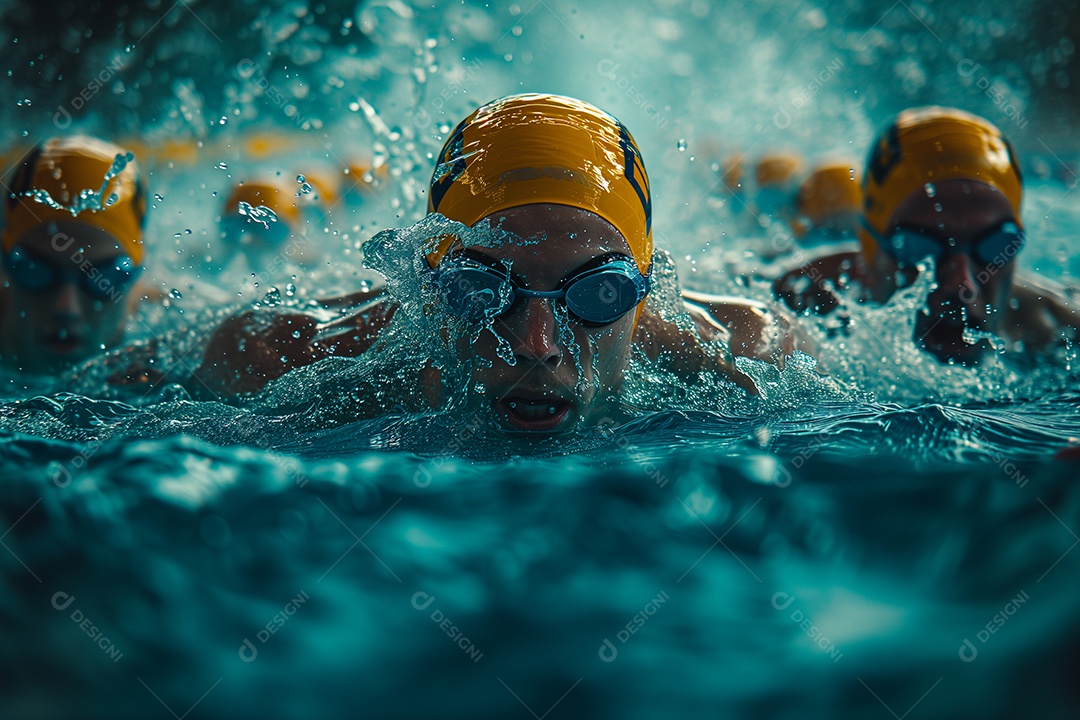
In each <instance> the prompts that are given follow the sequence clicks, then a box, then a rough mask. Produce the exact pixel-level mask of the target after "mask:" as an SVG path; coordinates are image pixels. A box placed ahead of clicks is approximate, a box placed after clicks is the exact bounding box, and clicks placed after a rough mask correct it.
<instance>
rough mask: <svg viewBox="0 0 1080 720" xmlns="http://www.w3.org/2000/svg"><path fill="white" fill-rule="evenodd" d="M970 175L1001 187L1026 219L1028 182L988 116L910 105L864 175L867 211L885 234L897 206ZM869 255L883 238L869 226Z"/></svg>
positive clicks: (865, 243) (864, 239)
mask: <svg viewBox="0 0 1080 720" xmlns="http://www.w3.org/2000/svg"><path fill="white" fill-rule="evenodd" d="M953 179H969V180H976V181H979V182H983V183H986V184H987V185H990V186H991V187H993V188H996V189H997V190H998V191H1000V192H1001V194H1003V195H1004V196H1005V197H1006V198H1007V199H1008V201H1009V204H1010V205H1012V208H1013V212H1014V213H1015V214H1016V221H1017V223H1018V224H1019V223H1020V200H1021V197H1022V195H1023V182H1022V180H1021V176H1020V167H1019V166H1018V165H1017V162H1016V157H1015V156H1014V155H1013V151H1012V148H1011V147H1010V146H1009V143H1008V141H1007V140H1006V139H1005V138H1004V136H1003V135H1002V134H1001V131H1000V130H998V129H997V127H995V126H994V125H993V123H991V122H989V121H988V120H984V119H983V118H981V117H978V116H977V115H972V114H971V113H966V112H964V111H962V110H956V109H954V108H945V107H925V108H916V109H911V110H905V111H903V112H902V113H900V114H899V115H898V116H897V118H896V121H895V122H893V124H892V125H890V126H889V127H888V129H886V130H885V132H883V133H882V134H881V135H880V136H879V137H878V139H877V141H876V142H875V143H874V145H873V147H872V148H871V151H870V159H869V161H868V162H867V168H866V177H865V178H864V180H863V216H864V218H865V220H866V222H867V223H869V225H870V226H871V227H872V228H874V229H875V230H876V231H877V232H879V233H881V234H884V233H885V231H886V230H887V225H888V223H889V219H890V218H891V217H892V215H893V213H894V212H895V211H896V208H897V206H898V205H899V204H900V203H902V202H903V201H904V200H905V199H907V198H908V197H909V196H910V195H911V194H912V193H914V192H916V191H918V190H920V189H922V188H924V187H925V186H926V184H927V183H935V182H940V181H942V180H953ZM859 240H860V242H861V243H862V249H863V254H864V256H865V257H866V259H867V260H872V259H873V258H874V255H875V253H876V252H877V241H875V240H874V239H873V238H872V237H871V236H870V233H868V232H866V231H865V230H863V231H862V232H861V233H860V234H859Z"/></svg>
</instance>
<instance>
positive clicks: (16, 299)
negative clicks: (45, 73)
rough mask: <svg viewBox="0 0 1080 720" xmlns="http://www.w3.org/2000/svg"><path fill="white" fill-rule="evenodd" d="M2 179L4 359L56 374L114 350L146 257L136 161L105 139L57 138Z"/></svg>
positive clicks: (0, 329)
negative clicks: (108, 348) (132, 291)
mask: <svg viewBox="0 0 1080 720" xmlns="http://www.w3.org/2000/svg"><path fill="white" fill-rule="evenodd" d="M3 182H4V187H3V192H4V196H3V205H2V212H3V223H2V229H0V252H2V270H0V280H2V284H0V360H2V361H3V363H4V364H5V365H8V366H11V367H14V368H16V369H21V370H24V371H27V372H54V371H56V370H60V369H62V368H64V367H67V366H69V365H71V364H73V363H75V362H78V361H80V360H83V359H85V358H87V357H90V356H92V355H94V354H97V353H100V352H101V351H102V350H104V349H106V348H107V347H109V346H110V345H113V344H115V343H116V342H117V341H119V340H120V338H121V337H122V336H123V333H124V323H125V320H126V319H127V308H128V305H127V300H128V297H129V293H130V291H131V288H132V286H133V285H134V282H135V279H136V278H137V277H138V275H139V272H140V270H141V269H142V263H143V256H144V254H145V247H144V245H143V225H144V219H145V216H146V197H145V192H144V188H143V185H142V180H141V178H140V175H139V169H138V166H137V165H136V163H135V161H134V157H133V156H132V155H131V154H130V153H128V152H127V151H125V150H123V149H121V148H119V147H117V146H115V145H113V144H111V143H107V142H104V141H102V140H99V139H97V138H92V137H86V136H73V137H63V138H52V139H50V140H47V141H45V142H43V143H41V144H40V145H38V146H36V147H34V148H33V149H32V150H30V151H29V152H27V153H26V154H25V155H24V156H22V158H21V159H19V161H18V162H16V163H15V165H14V167H13V168H12V171H11V172H10V173H9V174H8V176H7V177H6V178H5V179H4V181H3Z"/></svg>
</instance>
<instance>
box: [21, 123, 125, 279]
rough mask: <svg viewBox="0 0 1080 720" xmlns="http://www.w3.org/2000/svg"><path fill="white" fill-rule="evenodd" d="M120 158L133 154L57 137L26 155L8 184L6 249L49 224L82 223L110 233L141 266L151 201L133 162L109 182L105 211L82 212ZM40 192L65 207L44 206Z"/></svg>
mask: <svg viewBox="0 0 1080 720" xmlns="http://www.w3.org/2000/svg"><path fill="white" fill-rule="evenodd" d="M117 155H121V156H125V155H127V151H125V150H122V149H121V148H119V147H117V146H116V145H113V144H112V143H108V142H105V141H104V140H99V139H97V138H93V137H88V136H72V137H65V138H51V139H49V140H46V141H45V142H44V143H42V144H40V145H38V146H37V147H35V148H33V149H32V150H31V151H30V152H28V153H27V154H26V155H24V156H23V158H22V159H21V160H20V161H19V162H18V163H16V165H15V168H14V170H13V172H12V174H11V176H10V177H8V178H7V181H6V185H7V187H6V192H7V196H6V199H5V202H4V219H3V222H4V227H3V230H2V231H0V245H2V246H3V249H4V251H5V252H7V251H9V250H11V249H12V248H13V247H15V244H16V243H17V242H18V241H19V240H20V239H21V238H22V237H23V236H24V235H25V234H26V233H28V232H30V231H31V230H34V229H36V228H38V227H40V226H42V225H44V224H46V223H50V222H80V223H86V224H87V225H93V226H94V227H98V228H101V229H102V230H105V231H106V232H108V233H109V234H110V235H112V236H113V237H114V238H116V240H117V241H118V242H119V243H120V246H121V247H122V248H123V249H124V251H125V252H127V254H128V255H129V256H131V259H132V260H133V261H135V263H136V264H141V263H142V258H143V250H144V248H143V221H144V220H145V218H146V197H145V192H144V189H143V186H142V181H141V179H140V175H139V168H138V165H136V163H135V161H134V160H133V159H132V160H127V161H126V165H125V166H124V168H123V170H121V171H120V172H118V173H116V175H115V176H114V177H112V178H111V179H110V180H109V181H108V184H107V185H106V187H105V189H104V192H102V193H101V195H100V197H99V198H98V202H99V203H100V209H94V208H90V207H87V208H85V209H81V210H80V209H79V207H80V205H81V204H82V203H83V202H85V200H84V198H86V197H89V195H88V193H89V192H92V193H95V194H96V193H98V192H99V191H100V190H101V189H102V185H105V176H106V175H107V174H108V173H109V172H110V170H111V169H112V168H113V165H114V163H115V162H116V156H117ZM37 191H45V192H47V193H48V195H49V197H50V198H51V199H52V200H53V201H54V202H55V203H56V204H58V205H59V206H60V207H53V206H52V205H50V204H46V203H43V202H38V201H37V200H36V199H35V198H34V197H33V196H32V195H33V193H35V192H37ZM114 195H115V198H114V197H113V196H114ZM73 211H74V212H73Z"/></svg>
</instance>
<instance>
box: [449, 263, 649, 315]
mask: <svg viewBox="0 0 1080 720" xmlns="http://www.w3.org/2000/svg"><path fill="white" fill-rule="evenodd" d="M433 272H434V275H435V283H436V286H437V287H438V289H439V292H440V293H442V296H443V297H444V298H445V300H446V304H447V307H449V308H450V311H451V312H453V313H454V314H455V315H458V316H460V317H464V318H467V319H470V320H481V319H485V318H494V317H498V316H499V315H502V314H504V313H508V312H510V311H511V310H513V308H514V306H515V305H516V304H517V303H519V302H520V301H521V300H523V299H525V298H534V297H535V298H548V299H551V300H562V301H563V302H564V303H566V307H567V309H568V310H569V311H570V316H571V317H572V318H573V319H574V320H576V321H577V322H579V323H580V324H582V325H585V326H587V327H600V326H603V325H608V324H610V323H613V322H615V321H616V320H618V319H619V318H621V317H622V316H623V315H625V314H626V313H628V312H630V311H631V310H633V309H634V308H635V307H636V306H637V304H638V303H640V302H641V301H642V300H643V299H644V298H645V296H646V295H647V294H648V293H649V288H650V287H651V279H650V276H648V275H642V274H641V271H640V270H638V266H637V264H636V263H635V262H634V261H633V260H631V259H630V258H628V257H626V256H625V255H620V254H618V253H611V254H608V255H602V256H600V257H598V258H594V259H593V260H591V261H589V262H588V263H586V264H585V265H583V266H582V267H580V268H579V269H578V270H576V271H575V272H574V273H573V274H571V275H569V276H567V277H565V278H563V280H562V281H561V282H560V283H559V285H558V287H556V288H555V289H554V290H529V289H528V288H526V287H525V285H524V282H523V281H522V280H521V278H518V277H512V276H511V273H510V270H509V268H507V267H504V266H501V265H500V266H498V267H497V266H496V265H495V264H494V263H493V262H492V261H491V260H490V259H489V258H486V257H484V256H482V255H480V254H479V253H470V252H468V251H466V252H465V253H463V254H462V255H459V256H457V257H454V258H448V259H447V260H445V261H444V262H442V263H441V264H440V265H439V266H438V267H437V268H435V269H434V270H433Z"/></svg>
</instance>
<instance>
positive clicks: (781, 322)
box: [682, 290, 816, 367]
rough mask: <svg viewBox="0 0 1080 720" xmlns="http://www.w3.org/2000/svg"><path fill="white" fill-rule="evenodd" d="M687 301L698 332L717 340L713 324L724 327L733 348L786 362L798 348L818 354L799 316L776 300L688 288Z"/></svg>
mask: <svg viewBox="0 0 1080 720" xmlns="http://www.w3.org/2000/svg"><path fill="white" fill-rule="evenodd" d="M682 297H683V302H684V304H685V305H686V309H687V311H688V312H689V313H690V316H691V317H692V318H693V319H694V322H695V323H696V324H697V326H698V333H699V334H700V335H701V336H702V337H703V338H705V339H706V340H713V339H714V337H713V336H712V335H710V334H709V330H710V328H713V327H715V328H723V329H724V332H725V334H726V338H725V339H726V342H727V344H728V347H730V348H731V352H732V353H733V354H735V355H737V356H739V357H748V358H753V359H755V360H762V361H764V362H768V363H776V364H778V365H780V367H783V366H784V358H785V357H788V356H791V355H792V354H794V353H795V351H796V350H799V351H801V352H804V353H807V354H809V355H814V354H815V350H816V349H815V347H814V343H813V341H812V340H811V339H810V337H809V336H808V335H807V334H806V333H805V332H803V330H802V328H801V327H800V326H799V324H798V323H797V322H796V320H795V318H794V317H792V316H791V315H790V314H789V313H787V312H786V311H784V310H783V308H780V307H778V306H776V305H775V304H774V303H763V302H759V301H757V300H748V299H745V298H737V297H728V296H723V295H708V294H705V293H698V292H692V291H688V290H687V291H684V292H683V294H682Z"/></svg>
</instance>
